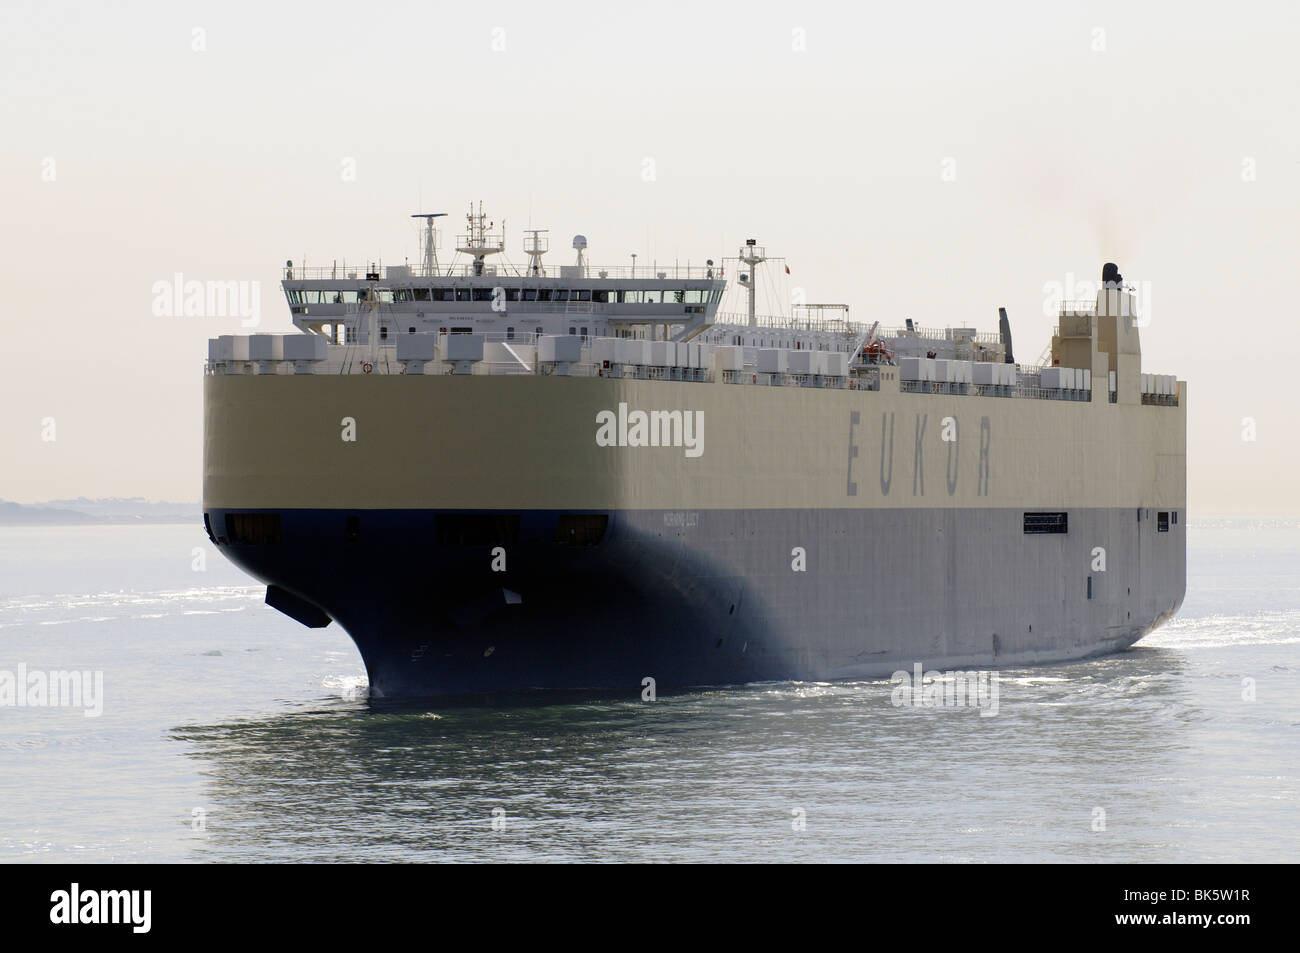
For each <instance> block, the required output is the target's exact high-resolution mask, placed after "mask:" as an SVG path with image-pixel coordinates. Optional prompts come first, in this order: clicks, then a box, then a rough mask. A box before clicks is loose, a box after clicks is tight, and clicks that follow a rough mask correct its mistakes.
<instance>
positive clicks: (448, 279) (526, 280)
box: [281, 204, 726, 344]
mask: <svg viewBox="0 0 1300 953" xmlns="http://www.w3.org/2000/svg"><path fill="white" fill-rule="evenodd" d="M415 217H417V218H422V219H424V220H425V223H426V224H425V235H424V241H423V244H424V255H423V261H422V262H421V263H420V264H417V265H411V264H410V263H409V262H407V263H404V264H401V265H388V266H387V267H385V266H384V265H382V264H378V265H372V264H368V265H366V266H365V267H361V268H359V267H357V266H356V265H351V266H350V265H348V263H347V261H346V260H344V261H343V262H342V264H340V263H339V262H331V263H330V264H329V265H328V266H324V267H321V266H317V265H307V264H306V262H297V263H295V262H293V261H287V262H285V267H284V275H283V280H282V282H281V284H282V287H283V289H284V294H285V298H286V299H287V301H288V304H289V310H290V312H291V314H292V318H293V323H294V324H295V325H296V326H297V327H298V328H299V329H300V330H303V331H307V332H310V333H314V334H321V335H324V336H326V337H327V338H328V339H329V340H330V342H331V343H332V344H370V343H371V341H370V333H371V331H370V324H371V318H372V316H373V318H374V324H375V330H374V334H375V336H376V342H377V343H384V342H390V341H392V340H393V339H394V338H395V337H396V336H398V335H401V334H421V333H432V334H438V333H443V334H445V333H473V334H487V335H493V336H499V337H501V338H503V339H504V340H513V339H515V338H532V337H536V336H537V335H552V334H561V335H562V334H568V335H573V336H577V337H582V338H589V337H604V336H609V337H627V338H638V339H647V340H652V341H656V340H657V341H684V340H688V339H690V338H692V337H694V336H695V335H697V334H698V333H699V332H700V331H701V330H703V329H704V328H706V327H707V326H708V325H710V324H711V323H712V322H713V318H714V315H715V314H716V312H717V310H718V306H719V304H720V303H721V301H722V295H723V291H724V290H725V288H726V276H725V269H724V267H723V266H722V265H717V266H715V265H714V263H713V261H712V260H711V259H710V260H707V261H706V262H705V263H704V264H703V265H694V264H691V263H689V262H688V263H686V264H682V263H680V262H673V263H672V264H671V265H669V264H662V263H658V262H652V263H651V264H649V265H638V264H637V263H636V256H635V255H633V256H631V258H632V263H631V264H630V265H623V266H604V265H601V266H597V265H590V264H588V262H587V256H586V252H587V239H586V237H585V236H583V235H577V236H574V239H573V242H572V247H573V250H574V252H575V253H576V260H575V261H574V262H573V263H572V264H561V265H548V264H547V263H546V262H545V261H544V256H545V254H546V253H547V251H548V250H549V241H548V239H547V237H546V232H545V230H543V229H529V230H527V231H526V233H525V241H524V253H525V255H526V256H527V258H528V263H527V264H526V265H524V266H515V265H513V264H510V263H509V262H507V261H505V260H504V256H503V255H502V253H503V252H504V250H505V247H506V241H505V223H504V222H502V223H501V229H500V231H493V229H494V228H495V227H496V223H495V222H493V221H490V220H488V219H487V218H486V216H485V215H484V214H483V212H482V206H481V204H480V206H479V208H478V210H477V211H475V210H474V209H473V208H471V210H470V214H469V215H468V216H467V217H466V218H467V222H468V230H467V232H466V233H465V234H463V235H459V236H457V238H456V253H457V260H456V261H453V262H452V263H451V264H450V265H448V266H441V265H439V263H438V260H437V231H436V228H435V224H434V223H435V219H436V218H438V217H441V213H420V214H418V215H417V216H415ZM495 256H502V257H495ZM461 258H465V259H468V260H467V261H460V259H461ZM372 304H374V305H376V306H377V308H372V307H371V305H372ZM376 311H377V313H375V312H376Z"/></svg>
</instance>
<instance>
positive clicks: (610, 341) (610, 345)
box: [591, 338, 618, 366]
mask: <svg viewBox="0 0 1300 953" xmlns="http://www.w3.org/2000/svg"><path fill="white" fill-rule="evenodd" d="M617 344H618V338H596V339H595V340H594V341H592V342H591V360H592V362H593V363H595V364H600V365H602V366H603V365H604V363H605V361H609V363H610V364H615V363H617V360H616V356H615V351H616V350H617V348H616V345H617Z"/></svg>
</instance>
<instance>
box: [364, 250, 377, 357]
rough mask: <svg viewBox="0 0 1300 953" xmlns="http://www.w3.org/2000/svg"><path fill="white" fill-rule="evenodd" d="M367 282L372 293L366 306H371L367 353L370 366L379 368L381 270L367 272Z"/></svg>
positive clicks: (367, 295) (367, 332) (369, 293)
mask: <svg viewBox="0 0 1300 953" xmlns="http://www.w3.org/2000/svg"><path fill="white" fill-rule="evenodd" d="M366 281H368V282H369V283H370V291H369V292H368V293H367V294H366V304H367V305H368V306H369V313H368V319H367V321H368V323H367V324H366V352H367V353H368V354H369V355H370V358H369V359H370V364H371V366H372V367H378V366H379V270H378V269H376V268H375V267H374V266H373V265H372V266H371V269H370V270H369V271H367V272H366Z"/></svg>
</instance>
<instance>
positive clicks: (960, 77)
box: [0, 0, 1300, 516]
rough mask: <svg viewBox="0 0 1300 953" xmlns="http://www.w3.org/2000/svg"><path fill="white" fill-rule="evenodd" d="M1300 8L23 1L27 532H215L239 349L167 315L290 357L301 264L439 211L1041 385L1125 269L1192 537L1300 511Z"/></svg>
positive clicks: (9, 329)
mask: <svg viewBox="0 0 1300 953" xmlns="http://www.w3.org/2000/svg"><path fill="white" fill-rule="evenodd" d="M1296 11H1297V8H1296V7H1294V5H1290V4H1284V3H1275V4H1251V3H1236V4H1233V5H1232V6H1231V7H1230V8H1225V7H1223V6H1222V5H1218V4H1208V3H1207V4H1189V3H1164V4H1158V5H1157V4H1132V3H1079V4H1062V3H1052V4H1040V3H1017V4H957V3H952V4H929V5H922V4H888V5H883V4H882V5H850V4H847V3H836V4H825V5H821V4H813V3H799V4H790V3H768V4H764V3H747V4H738V3H724V4H699V3H691V4H680V5H678V4H672V3H659V4H654V5H652V6H648V7H647V6H639V7H636V8H633V7H628V8H626V12H623V8H620V7H619V6H618V5H614V4H609V3H591V4H570V3H557V4H537V3H492V4H474V5H471V4H445V3H442V4H431V3H419V4H416V3H412V4H409V5H408V4H355V3H349V4H347V5H341V4H331V3H310V4H295V5H292V6H290V5H271V4H267V3H256V4H254V3H230V2H222V3H211V4H183V3H125V2H122V3H112V2H105V3H97V4H92V3H87V4H84V5H82V6H80V7H76V6H66V5H60V4H56V3H38V4H36V3H33V4H27V3H19V2H15V0H3V4H2V6H0V70H3V72H4V91H5V95H4V97H3V100H0V129H2V130H3V132H0V183H2V185H0V188H3V193H2V199H3V201H2V203H0V208H2V209H3V223H4V225H3V230H2V231H0V261H3V262H4V274H5V289H6V295H5V300H4V303H3V310H2V311H0V321H3V327H4V334H3V344H2V345H0V358H3V364H2V365H0V446H3V448H4V455H3V457H2V458H0V498H3V499H9V500H17V501H20V502H31V501H36V500H45V499H52V498H59V497H69V496H77V495H85V496H146V497H150V498H154V499H159V498H165V499H179V500H197V499H198V498H199V496H200V492H201V486H200V483H201V481H200V469H201V457H202V442H201V438H202V427H203V421H202V383H203V378H202V364H203V360H204V358H205V356H206V344H205V342H206V340H207V338H209V337H213V336H216V335H218V334H228V333H246V331H247V329H245V328H241V326H240V320H239V318H238V317H236V316H231V317H226V318H222V317H189V318H186V317H160V316H157V315H155V314H154V313H153V303H154V293H153V290H152V289H153V286H154V283H155V282H158V281H165V280H170V279H171V278H172V276H173V275H174V274H176V273H181V274H182V275H184V277H185V278H186V279H191V280H200V281H209V280H220V281H227V280H234V281H244V282H253V281H256V282H260V289H261V326H260V330H271V331H287V330H291V329H292V326H291V324H290V322H289V314H288V309H287V307H286V306H285V303H284V298H283V296H282V295H281V293H280V290H279V286H278V281H279V276H280V266H281V264H282V263H283V262H284V260H285V259H286V258H294V259H300V258H303V257H305V258H306V259H307V260H308V263H309V264H328V263H329V262H330V261H331V260H332V259H335V258H343V257H346V258H348V260H349V261H361V260H362V259H364V258H367V257H369V258H380V257H382V258H383V260H384V261H385V262H386V263H396V262H400V261H401V260H402V259H403V258H406V257H409V258H411V259H412V260H415V259H416V258H417V257H418V255H419V249H418V240H417V230H416V227H415V226H414V225H413V224H412V221H411V219H410V218H409V217H408V216H409V215H410V214H411V213H412V212H418V211H426V210H428V211H446V212H450V213H452V215H451V217H450V218H449V221H451V222H453V223H454V224H455V225H457V226H459V224H460V223H461V222H463V212H464V209H465V206H466V205H467V204H468V203H469V201H470V200H477V199H480V198H482V199H483V200H485V202H486V207H487V210H488V212H489V214H490V215H491V216H492V217H493V218H495V219H496V220H497V221H500V220H501V219H502V218H504V219H505V220H506V222H507V229H508V236H507V237H508V247H509V249H510V253H511V257H512V258H513V259H514V260H515V261H516V262H519V261H521V260H523V257H524V256H523V255H522V254H521V253H520V252H519V248H520V241H521V239H522V234H521V229H522V228H523V226H524V225H526V224H527V223H528V221H529V219H530V218H531V221H532V222H533V223H534V224H535V225H538V226H541V227H548V228H550V229H551V230H552V232H551V235H552V245H553V247H554V248H555V249H556V251H555V252H553V253H552V255H551V258H550V260H551V262H552V263H555V262H556V261H565V262H567V261H568V260H569V257H570V255H571V253H570V252H569V250H568V245H569V238H570V237H571V236H572V235H573V234H574V233H576V232H582V233H583V234H585V235H586V236H587V237H588V240H589V242H590V250H589V254H588V258H589V261H591V262H592V263H593V264H597V265H599V264H625V263H627V262H629V261H630V258H629V255H630V253H631V252H637V253H638V256H640V257H638V262H640V263H646V262H648V261H649V260H650V259H657V260H659V261H661V262H663V261H671V260H673V259H674V258H679V259H681V260H682V261H683V262H685V261H686V259H688V258H689V259H690V260H691V261H692V262H694V263H699V262H701V261H702V260H703V259H705V258H707V257H713V258H721V257H724V256H732V255H735V254H736V247H737V246H738V245H739V244H740V243H741V242H743V240H744V239H745V238H747V237H755V238H758V239H759V240H760V241H761V242H763V243H764V244H766V246H767V247H768V250H769V252H770V253H771V254H774V255H777V254H779V255H784V256H785V257H786V259H787V260H788V262H789V265H790V268H791V271H792V281H793V283H794V284H795V285H796V286H798V287H801V288H803V289H804V290H805V293H806V295H807V298H808V300H811V301H834V302H841V301H842V302H847V303H849V304H850V305H851V306H852V309H853V317H854V318H855V319H858V320H863V321H871V320H876V319H879V320H881V321H882V322H883V323H884V324H885V325H894V324H901V323H902V319H903V318H904V317H911V318H914V319H916V320H917V321H919V322H920V323H922V324H925V325H939V326H943V325H947V324H953V325H970V324H973V325H977V326H979V327H980V328H981V329H982V330H989V331H991V330H995V329H996V324H997V308H998V307H999V306H1000V305H1001V306H1005V307H1006V308H1007V309H1008V311H1009V313H1010V316H1011V320H1012V327H1013V331H1014V335H1015V342H1016V350H1017V356H1018V357H1020V358H1021V359H1023V360H1032V359H1033V358H1036V357H1037V356H1038V354H1039V353H1040V352H1041V351H1042V349H1043V347H1044V345H1045V344H1046V343H1047V340H1048V337H1049V335H1050V333H1051V326H1052V324H1053V323H1054V321H1053V319H1052V318H1049V317H1048V316H1046V315H1045V314H1044V300H1045V298H1047V297H1049V292H1048V291H1045V289H1046V288H1049V287H1050V286H1052V285H1053V284H1055V285H1056V286H1058V287H1059V286H1068V285H1069V283H1070V282H1071V280H1073V281H1075V282H1082V281H1094V282H1095V281H1096V280H1097V278H1098V277H1099V275H1100V269H1101V265H1102V263H1103V261H1106V260H1114V261H1116V262H1117V263H1118V264H1119V265H1120V268H1121V270H1122V271H1123V273H1124V276H1125V278H1126V279H1127V280H1129V281H1133V282H1136V283H1138V284H1139V285H1140V286H1143V287H1145V289H1146V294H1147V301H1148V307H1149V310H1150V317H1151V325H1150V326H1149V327H1148V328H1146V329H1145V331H1144V332H1143V349H1144V361H1145V369H1146V370H1148V371H1151V372H1155V373H1174V374H1177V375H1178V376H1179V377H1180V378H1184V379H1186V380H1187V381H1188V382H1189V389H1190V403H1189V461H1188V468H1189V477H1188V483H1189V493H1190V507H1191V510H1192V515H1193V516H1197V515H1217V514H1228V513H1260V514H1276V515H1295V514H1300V500H1297V494H1296V489H1297V483H1298V482H1300V481H1298V480H1297V471H1298V466H1300V450H1298V449H1297V445H1298V442H1300V426H1298V425H1297V421H1296V411H1297V409H1300V407H1298V405H1300V398H1298V397H1297V394H1298V393H1300V387H1298V386H1297V369H1298V368H1300V331H1298V330H1297V322H1298V321H1300V293H1297V289H1296V287H1295V285H1294V277H1293V276H1294V275H1295V274H1296V269H1297V264H1298V263H1300V238H1298V237H1297V228H1298V226H1297V222H1298V221H1300V148H1298V147H1300V111H1298V110H1297V98H1298V93H1297V91H1298V90H1300V58H1298V57H1297V53H1296V50H1297V49H1298V48H1300V29H1297V26H1298V25H1300V14H1298V13H1297V12H1296ZM447 245H450V241H448V242H447ZM1072 276H1073V277H1072ZM268 412H269V413H273V412H274V409H273V408H268ZM1243 418H1252V419H1253V421H1254V428H1255V436H1256V439H1254V440H1253V441H1251V440H1244V439H1243ZM51 419H52V422H53V425H54V429H53V431H51V430H50V427H49V424H50V422H51ZM43 436H46V437H48V436H54V438H55V439H53V440H49V439H42V437H43Z"/></svg>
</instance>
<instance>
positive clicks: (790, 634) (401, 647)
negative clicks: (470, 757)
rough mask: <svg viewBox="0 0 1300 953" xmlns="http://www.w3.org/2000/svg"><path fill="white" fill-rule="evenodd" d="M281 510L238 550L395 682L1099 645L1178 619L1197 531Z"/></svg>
mask: <svg viewBox="0 0 1300 953" xmlns="http://www.w3.org/2000/svg"><path fill="white" fill-rule="evenodd" d="M244 512H247V511H244ZM226 515H227V513H226V511H222V510H216V511H213V512H211V513H210V514H209V519H210V521H212V523H213V525H215V526H218V527H221V526H224V520H225V517H226ZM268 515H269V514H268ZM275 515H276V516H277V518H278V519H279V520H280V525H281V528H282V539H281V542H280V543H279V544H275V545H266V544H252V543H249V544H230V543H229V542H227V543H226V544H225V551H226V553H227V555H229V556H230V557H231V558H232V559H233V560H234V561H235V562H236V563H238V564H239V565H241V566H242V567H243V568H244V569H245V570H247V571H248V572H249V573H251V574H252V575H254V576H256V577H257V578H259V579H261V580H263V581H264V582H266V583H267V584H268V585H271V586H275V587H278V588H279V589H281V590H283V591H285V592H288V593H291V594H292V595H293V596H295V597H298V598H300V599H302V600H304V601H305V602H307V603H310V604H311V605H314V606H318V607H319V608H320V609H321V610H323V611H324V613H326V614H327V615H328V616H329V617H330V618H331V619H334V620H336V621H337V622H338V623H340V624H341V625H342V626H343V627H344V628H345V629H346V630H347V631H348V633H349V634H350V635H351V636H352V638H353V639H354V641H355V642H356V644H357V646H358V648H359V650H360V652H361V655H362V658H363V659H364V661H365V665H366V670H367V674H368V676H369V680H370V685H371V690H372V692H373V693H374V694H376V695H380V696H422V695H438V694H460V693H474V692H488V691H504V690H518V689H531V688H566V689H571V688H590V689H600V690H610V691H616V692H618V691H626V692H640V691H641V690H642V687H643V684H644V680H645V679H647V678H649V679H653V680H654V684H655V686H656V688H660V689H662V688H669V687H683V686H697V685H721V684H737V683H744V682H753V681H766V680H816V681H829V680H838V679H854V678H871V677H887V676H888V675H890V674H891V673H892V672H894V671H897V670H899V669H904V670H910V669H911V667H912V666H913V665H914V664H916V663H921V664H923V665H925V666H926V667H927V668H956V667H999V666H1008V665H1010V666H1022V665H1032V664H1038V663H1044V662H1054V661H1064V660H1070V659H1077V658H1084V657H1087V656H1091V655H1097V654H1103V653H1107V652H1113V651H1116V650H1119V649H1122V648H1124V647H1126V646H1129V645H1131V644H1133V643H1134V642H1135V641H1137V640H1138V639H1140V638H1141V637H1142V636H1143V635H1144V634H1145V633H1146V632H1148V631H1150V630H1151V629H1152V628H1154V627H1155V626H1157V625H1159V624H1160V623H1161V622H1162V621H1164V620H1165V619H1167V618H1169V617H1170V616H1171V615H1173V613H1174V612H1176V611H1177V609H1178V606H1179V605H1180V603H1181V601H1182V598H1183V578H1184V574H1185V545H1184V542H1183V534H1182V532H1181V531H1174V532H1159V531H1158V529H1157V522H1156V519H1155V518H1154V517H1155V514H1148V513H1147V511H1146V510H1136V509H1128V508H1125V509H1123V510H1119V509H1111V510H1105V509H1097V510H1079V509H1077V510H1072V511H1071V512H1070V516H1069V519H1070V532H1069V533H1068V534H1060V535H1026V534H1024V532H1023V515H1022V513H1021V512H1020V511H1019V510H1006V509H999V510H989V509H946V510H929V509H922V508H916V509H900V510H888V511H870V510H867V511H863V510H856V511H855V510H850V509H833V510H723V511H716V510H715V511H701V512H692V513H682V512H681V511H669V510H642V511H629V510H624V511H611V512H608V513H602V514H593V513H589V512H588V513H582V514H580V518H581V519H582V520H583V521H584V524H582V525H588V526H590V525H592V524H591V523H590V520H591V518H592V517H604V520H605V522H604V525H603V531H602V532H601V533H600V536H599V539H596V538H594V537H595V534H594V533H589V534H588V536H587V538H584V539H580V540H578V541H576V542H575V541H573V540H572V539H571V538H566V536H569V535H570V534H567V533H566V531H565V526H566V521H565V518H566V517H572V516H574V515H575V514H571V513H561V512H558V511H539V510H535V511H519V512H516V511H474V512H469V511H405V510H404V511H398V510H391V511H382V510H370V511H361V512H359V513H358V512H350V511H343V510H339V511H335V510H310V511H307V510H300V511H295V510H287V511H277V512H276V514H275ZM349 516H351V518H352V522H351V523H349ZM448 527H451V528H452V531H451V532H448ZM467 528H468V532H466V529H467ZM494 531H495V532H497V533H498V534H499V536H498V537H497V538H492V533H493V532H494ZM1097 539H1105V540H1108V541H1110V547H1109V549H1108V551H1107V554H1106V558H1107V563H1106V568H1105V571H1090V563H1091V562H1092V561H1093V556H1092V553H1091V549H1092V546H1091V541H1092V540H1097ZM799 543H803V544H805V545H804V546H802V547H799V546H798V544H799ZM498 547H500V549H498ZM799 548H801V549H803V550H804V554H803V556H802V557H800V556H799V555H798V553H797V549H799ZM494 551H495V553H494ZM494 564H495V565H496V568H495V569H494V568H493V567H494Z"/></svg>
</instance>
